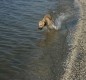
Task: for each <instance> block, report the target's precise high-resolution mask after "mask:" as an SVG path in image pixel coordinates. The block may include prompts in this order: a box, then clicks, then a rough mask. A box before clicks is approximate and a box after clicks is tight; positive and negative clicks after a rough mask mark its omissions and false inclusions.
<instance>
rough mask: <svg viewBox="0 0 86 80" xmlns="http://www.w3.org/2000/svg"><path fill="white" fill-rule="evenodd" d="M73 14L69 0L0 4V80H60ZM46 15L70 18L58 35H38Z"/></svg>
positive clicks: (23, 0) (2, 1)
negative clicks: (39, 22) (61, 14)
mask: <svg viewBox="0 0 86 80" xmlns="http://www.w3.org/2000/svg"><path fill="white" fill-rule="evenodd" d="M76 10H77V9H76V8H75V7H74V2H73V0H36V1H34V0H0V80H60V78H61V76H62V75H63V73H64V63H65V61H66V58H67V54H68V50H69V47H70V46H69V43H68V40H67V36H68V35H69V34H70V32H72V30H74V29H75V27H74V26H75V25H76V23H77V20H78V18H77V11H76ZM46 13H50V14H52V16H53V17H54V18H55V17H58V16H59V14H60V13H67V14H70V15H72V16H70V17H69V19H68V20H67V22H64V23H63V24H62V27H63V28H62V29H61V30H59V31H58V32H57V31H52V32H46V31H44V30H42V31H39V30H38V21H39V20H40V19H42V17H43V16H44V15H45V14H46Z"/></svg>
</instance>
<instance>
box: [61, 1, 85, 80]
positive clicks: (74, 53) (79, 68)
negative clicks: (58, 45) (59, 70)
mask: <svg viewBox="0 0 86 80" xmlns="http://www.w3.org/2000/svg"><path fill="white" fill-rule="evenodd" d="M75 1H76V2H78V4H79V6H80V19H79V22H78V24H77V25H76V27H77V29H76V32H75V34H74V37H73V46H72V49H71V51H70V53H69V55H68V59H67V61H66V69H65V73H64V75H63V78H62V79H61V80H86V0H75Z"/></svg>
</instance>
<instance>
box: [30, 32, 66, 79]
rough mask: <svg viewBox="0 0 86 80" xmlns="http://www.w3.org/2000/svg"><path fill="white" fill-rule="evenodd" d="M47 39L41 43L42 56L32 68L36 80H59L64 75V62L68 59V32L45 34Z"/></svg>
mask: <svg viewBox="0 0 86 80" xmlns="http://www.w3.org/2000/svg"><path fill="white" fill-rule="evenodd" d="M44 36H45V39H43V40H40V41H39V44H38V45H39V47H41V50H42V51H43V54H42V56H41V57H40V58H39V59H38V60H37V61H35V62H33V65H32V66H31V69H30V70H32V71H31V72H32V73H33V74H34V76H35V77H32V78H34V79H35V80H59V79H60V77H61V75H62V74H63V73H64V69H63V64H64V63H63V62H64V61H65V59H66V57H67V49H68V45H67V42H66V37H67V31H52V32H45V33H44ZM34 79H31V80H34Z"/></svg>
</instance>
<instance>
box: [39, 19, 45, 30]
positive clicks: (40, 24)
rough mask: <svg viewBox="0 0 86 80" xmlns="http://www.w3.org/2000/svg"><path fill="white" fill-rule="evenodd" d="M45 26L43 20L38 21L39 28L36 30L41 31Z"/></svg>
mask: <svg viewBox="0 0 86 80" xmlns="http://www.w3.org/2000/svg"><path fill="white" fill-rule="evenodd" d="M45 26H46V22H45V21H44V20H41V21H39V27H38V29H40V30H41V29H43V27H45Z"/></svg>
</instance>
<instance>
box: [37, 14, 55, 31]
mask: <svg viewBox="0 0 86 80" xmlns="http://www.w3.org/2000/svg"><path fill="white" fill-rule="evenodd" d="M44 27H47V29H48V30H52V29H56V27H55V26H54V21H53V18H52V16H51V15H50V14H47V15H45V16H44V18H43V19H42V20H41V21H39V27H38V29H40V30H42V29H43V28H44Z"/></svg>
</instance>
